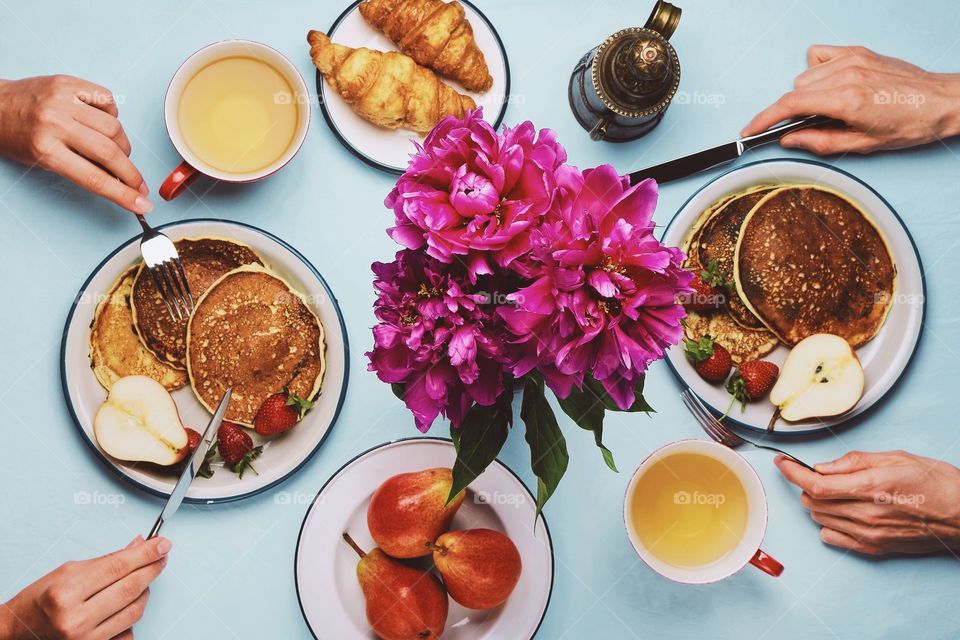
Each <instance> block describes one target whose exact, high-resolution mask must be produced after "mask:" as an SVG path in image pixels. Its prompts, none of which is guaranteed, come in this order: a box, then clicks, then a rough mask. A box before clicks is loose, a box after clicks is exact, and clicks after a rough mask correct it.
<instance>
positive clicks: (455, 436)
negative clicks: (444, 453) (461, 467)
mask: <svg viewBox="0 0 960 640" xmlns="http://www.w3.org/2000/svg"><path fill="white" fill-rule="evenodd" d="M450 439H451V440H453V450H454V451H456V452H457V453H460V427H458V426H456V425H454V424H453V423H452V422H451V423H450Z"/></svg>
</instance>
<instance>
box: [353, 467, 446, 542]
mask: <svg viewBox="0 0 960 640" xmlns="http://www.w3.org/2000/svg"><path fill="white" fill-rule="evenodd" d="M452 486H453V474H452V473H451V471H450V469H447V468H444V467H438V468H435V469H425V470H423V471H416V472H414V473H401V474H400V475H396V476H393V477H392V478H389V479H388V480H387V481H386V482H384V483H383V484H382V485H380V488H379V489H377V491H376V493H374V494H373V497H372V498H371V499H370V506H369V507H367V527H368V528H369V529H370V535H371V536H373V539H374V540H375V541H376V543H377V546H379V547H380V548H381V549H382V550H383V552H384V553H386V554H387V555H389V556H393V557H394V558H418V557H420V556H426V555H430V547H429V546H428V545H429V544H430V543H431V542H433V541H434V540H436V539H437V537H438V536H439V535H440V534H441V533H443V532H444V531H446V530H447V529H449V528H450V523H451V522H452V521H453V516H454V515H456V513H457V509H459V508H460V505H461V504H463V496H464V492H463V491H461V492H460V493H458V494H457V495H456V497H454V499H453V500H451V501H450V503H449V504H447V496H448V495H449V494H450V489H451V487H452Z"/></svg>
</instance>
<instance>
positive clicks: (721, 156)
mask: <svg viewBox="0 0 960 640" xmlns="http://www.w3.org/2000/svg"><path fill="white" fill-rule="evenodd" d="M839 123H840V121H839V120H835V119H834V118H830V117H827V116H807V117H805V118H800V119H798V120H791V121H789V122H785V123H783V124H778V125H777V126H775V127H773V128H771V129H767V130H766V131H764V132H762V133H758V134H756V135H752V136H747V137H745V138H740V139H739V140H736V141H734V142H728V143H727V144H722V145H720V146H719V147H713V148H712V149H707V150H705V151H700V152H698V153H694V154H692V155H689V156H684V157H682V158H677V159H676V160H671V161H670V162H664V163H663V164H658V165H657V166H655V167H649V168H647V169H641V170H640V171H635V172H633V173H631V174H630V183H631V184H636V183H638V182H640V181H641V180H645V179H647V178H653V179H654V180H656V181H657V182H670V181H671V180H678V179H680V178H686V177H687V176H689V175H693V174H694V173H699V172H700V171H706V170H707V169H709V168H711V167H716V166H717V165H721V164H726V163H728V162H733V161H734V160H736V159H737V158H739V157H740V156H741V155H743V152H744V151H748V150H750V149H753V148H754V147H759V146H760V145H762V144H767V143H768V142H774V141H775V140H779V139H780V138H781V137H783V136H785V135H787V134H788V133H790V132H792V131H799V130H800V129H806V128H808V127H820V126H824V125H835V124H839Z"/></svg>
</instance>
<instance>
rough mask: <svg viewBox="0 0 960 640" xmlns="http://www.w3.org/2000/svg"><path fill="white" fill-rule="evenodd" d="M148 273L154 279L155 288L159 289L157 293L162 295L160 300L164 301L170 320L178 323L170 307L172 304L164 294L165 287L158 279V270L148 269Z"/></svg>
mask: <svg viewBox="0 0 960 640" xmlns="http://www.w3.org/2000/svg"><path fill="white" fill-rule="evenodd" d="M147 271H149V272H150V276H151V277H152V278H153V286H154V287H156V288H157V293H159V294H160V299H161V300H163V305H164V306H165V307H166V308H167V313H169V314H170V319H171V320H173V321H176V319H177V317H176V316H175V315H174V313H173V309H172V308H171V307H170V302H169V301H168V300H167V295H166V293H164V290H163V285H162V284H161V283H160V278H159V277H157V271H156V269H153V268H151V267H147Z"/></svg>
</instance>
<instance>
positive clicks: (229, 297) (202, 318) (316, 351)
mask: <svg viewBox="0 0 960 640" xmlns="http://www.w3.org/2000/svg"><path fill="white" fill-rule="evenodd" d="M187 371H188V373H189V375H190V384H191V386H192V387H193V391H194V393H196V395H197V398H198V399H199V400H200V402H201V403H203V405H204V406H205V407H207V409H209V410H211V411H212V410H213V407H215V406H216V405H217V403H218V402H220V398H221V397H222V396H223V394H224V392H225V391H226V389H227V387H232V388H233V397H232V399H231V400H230V407H229V409H227V414H226V419H227V420H232V421H234V422H238V423H240V424H243V425H246V426H250V425H251V424H252V423H253V417H254V416H255V415H256V413H257V409H259V408H260V404H261V403H262V402H263V401H264V399H266V398H267V397H268V396H270V395H272V394H274V393H279V392H281V391H282V390H283V389H284V387H286V388H288V389H289V390H290V391H291V392H292V393H295V394H296V395H298V396H300V397H301V398H308V399H312V398H314V397H315V396H316V395H317V393H318V392H319V390H320V384H321V381H322V379H323V371H324V342H323V326H322V325H321V324H320V320H319V319H318V318H317V316H316V315H315V314H314V313H313V311H312V310H311V309H310V307H309V306H308V305H307V303H306V302H305V301H304V299H303V297H302V296H301V294H299V293H298V292H296V291H295V290H294V289H293V288H291V287H290V286H289V285H287V283H286V282H284V281H283V280H282V279H280V278H279V277H278V276H276V275H275V274H273V273H271V272H269V271H267V270H265V269H264V268H262V267H260V266H255V265H248V266H244V267H240V268H239V269H236V270H234V271H231V272H229V273H227V274H225V275H224V276H223V277H221V278H220V279H219V280H217V281H216V282H215V283H213V284H212V285H211V286H210V288H209V289H208V290H207V292H206V293H205V294H204V295H203V296H202V297H201V298H200V300H199V301H198V302H197V308H196V310H195V311H194V313H193V316H192V317H191V319H190V326H189V329H188V333H187Z"/></svg>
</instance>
